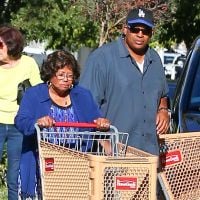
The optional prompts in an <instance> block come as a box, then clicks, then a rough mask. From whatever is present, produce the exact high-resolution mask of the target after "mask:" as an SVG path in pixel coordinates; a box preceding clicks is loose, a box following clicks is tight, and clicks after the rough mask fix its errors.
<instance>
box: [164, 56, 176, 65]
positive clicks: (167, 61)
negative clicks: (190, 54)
mask: <svg viewBox="0 0 200 200" xmlns="http://www.w3.org/2000/svg"><path fill="white" fill-rule="evenodd" d="M173 60H174V56H164V64H170V63H173Z"/></svg>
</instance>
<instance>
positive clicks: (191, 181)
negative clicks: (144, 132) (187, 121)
mask: <svg viewBox="0 0 200 200" xmlns="http://www.w3.org/2000/svg"><path fill="white" fill-rule="evenodd" d="M159 144H160V162H161V172H160V173H159V174H158V178H159V181H160V183H161V186H162V189H163V192H164V195H165V199H166V200H200V132H191V133H178V134H166V135H160V136H159Z"/></svg>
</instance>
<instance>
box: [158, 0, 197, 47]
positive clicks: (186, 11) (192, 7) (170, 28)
mask: <svg viewBox="0 0 200 200" xmlns="http://www.w3.org/2000/svg"><path fill="white" fill-rule="evenodd" d="M169 11H170V12H171V18H170V21H163V22H162V24H161V25H160V26H159V29H160V33H159V34H158V35H159V37H158V39H159V41H160V42H161V43H163V44H164V45H165V46H166V44H168V43H169V41H174V42H176V43H180V42H182V41H184V42H185V44H186V47H187V48H189V47H190V46H191V44H192V42H193V41H194V39H195V38H196V37H197V36H198V35H199V33H200V2H199V1H196V0H190V1H188V0H173V1H172V3H171V4H170V10H169Z"/></svg>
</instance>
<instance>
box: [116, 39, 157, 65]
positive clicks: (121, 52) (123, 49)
mask: <svg viewBox="0 0 200 200" xmlns="http://www.w3.org/2000/svg"><path fill="white" fill-rule="evenodd" d="M117 44H118V49H119V55H120V57H121V58H123V57H128V56H130V54H129V51H128V49H127V48H126V45H125V43H124V39H123V38H122V37H119V38H118V40H117ZM153 60H154V56H153V55H152V52H151V48H150V47H148V49H147V52H146V54H145V63H151V62H152V61H153Z"/></svg>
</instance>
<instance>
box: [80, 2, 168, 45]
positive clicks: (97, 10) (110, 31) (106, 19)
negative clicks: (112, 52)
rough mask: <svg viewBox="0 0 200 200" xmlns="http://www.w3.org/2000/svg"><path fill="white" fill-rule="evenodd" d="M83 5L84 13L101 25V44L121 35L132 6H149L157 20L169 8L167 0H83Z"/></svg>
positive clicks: (161, 17)
mask: <svg viewBox="0 0 200 200" xmlns="http://www.w3.org/2000/svg"><path fill="white" fill-rule="evenodd" d="M82 5H83V9H82V11H83V15H84V14H85V15H86V16H89V18H91V19H92V20H93V21H95V22H96V23H97V26H98V27H99V31H98V33H99V35H98V37H99V42H98V44H99V46H101V45H102V44H104V43H106V42H108V41H110V40H113V39H115V38H116V36H119V34H120V33H121V28H122V25H123V23H124V20H125V16H126V14H127V11H128V10H130V9H131V8H135V7H141V6H142V7H146V8H149V9H150V10H152V11H153V13H154V17H155V21H156V22H158V21H159V20H161V19H163V17H164V16H165V13H166V10H167V1H159V0H136V1H133V0H126V1H124V0H118V1H115V0H103V1H102V0H92V1H90V0H83V3H82Z"/></svg>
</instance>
